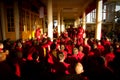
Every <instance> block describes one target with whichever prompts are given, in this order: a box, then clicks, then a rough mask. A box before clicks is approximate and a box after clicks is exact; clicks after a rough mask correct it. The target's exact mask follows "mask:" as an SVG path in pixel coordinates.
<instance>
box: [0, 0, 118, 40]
mask: <svg viewBox="0 0 120 80" xmlns="http://www.w3.org/2000/svg"><path fill="white" fill-rule="evenodd" d="M70 25H73V26H74V28H76V27H78V25H81V26H82V27H83V28H84V29H85V30H87V31H94V32H95V38H96V39H100V35H101V34H100V33H101V31H102V30H104V31H107V33H109V32H110V31H112V30H120V29H119V27H120V1H119V0H96V1H94V0H85V1H84V0H74V1H73V0H1V1H0V40H5V39H8V38H10V39H11V40H17V39H20V38H22V39H25V40H27V39H31V38H34V32H35V30H36V29H37V28H40V30H41V34H44V33H47V34H48V36H49V37H50V38H51V39H52V38H53V29H54V28H57V31H58V35H60V34H61V32H63V31H64V30H65V29H67V28H69V26H70Z"/></svg>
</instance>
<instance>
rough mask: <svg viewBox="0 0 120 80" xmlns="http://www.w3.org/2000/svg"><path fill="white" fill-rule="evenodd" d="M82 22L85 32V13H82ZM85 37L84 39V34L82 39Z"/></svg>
mask: <svg viewBox="0 0 120 80" xmlns="http://www.w3.org/2000/svg"><path fill="white" fill-rule="evenodd" d="M82 22H83V24H82V27H83V29H84V31H85V30H86V13H85V12H83V16H82ZM85 37H86V34H85V33H84V34H83V38H85Z"/></svg>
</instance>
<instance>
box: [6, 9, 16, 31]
mask: <svg viewBox="0 0 120 80" xmlns="http://www.w3.org/2000/svg"><path fill="white" fill-rule="evenodd" d="M7 27H8V32H15V26H14V10H13V8H7Z"/></svg>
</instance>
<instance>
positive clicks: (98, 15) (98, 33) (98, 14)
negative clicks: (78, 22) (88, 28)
mask: <svg viewBox="0 0 120 80" xmlns="http://www.w3.org/2000/svg"><path fill="white" fill-rule="evenodd" d="M102 3H103V1H102V0H98V1H97V8H96V28H95V39H97V40H101V35H102V34H101V28H102Z"/></svg>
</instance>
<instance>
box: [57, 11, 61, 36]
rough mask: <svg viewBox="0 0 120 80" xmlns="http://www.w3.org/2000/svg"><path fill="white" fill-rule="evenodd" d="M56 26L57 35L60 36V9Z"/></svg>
mask: <svg viewBox="0 0 120 80" xmlns="http://www.w3.org/2000/svg"><path fill="white" fill-rule="evenodd" d="M57 28H58V36H60V32H61V31H60V10H58V25H57Z"/></svg>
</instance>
